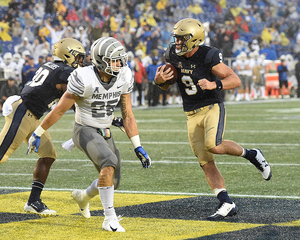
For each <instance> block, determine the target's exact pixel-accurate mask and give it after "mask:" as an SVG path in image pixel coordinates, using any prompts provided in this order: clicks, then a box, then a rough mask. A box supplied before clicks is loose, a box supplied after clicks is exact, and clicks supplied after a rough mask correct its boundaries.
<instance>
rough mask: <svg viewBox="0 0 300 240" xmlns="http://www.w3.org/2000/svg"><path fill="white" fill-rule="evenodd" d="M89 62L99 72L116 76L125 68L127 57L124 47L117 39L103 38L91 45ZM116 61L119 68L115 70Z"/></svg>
mask: <svg viewBox="0 0 300 240" xmlns="http://www.w3.org/2000/svg"><path fill="white" fill-rule="evenodd" d="M91 60H92V63H93V64H94V65H95V66H96V67H97V68H98V69H99V70H100V71H102V72H105V73H107V74H109V75H112V76H117V75H118V73H119V72H120V70H121V68H122V67H125V66H127V61H128V56H127V53H126V52H125V48H124V46H123V45H122V44H121V43H120V42H119V41H118V40H117V39H115V38H113V37H103V38H99V39H97V40H96V41H95V42H94V43H93V44H92V46H91ZM118 60H120V63H121V66H120V67H117V68H116V62H117V61H118Z"/></svg>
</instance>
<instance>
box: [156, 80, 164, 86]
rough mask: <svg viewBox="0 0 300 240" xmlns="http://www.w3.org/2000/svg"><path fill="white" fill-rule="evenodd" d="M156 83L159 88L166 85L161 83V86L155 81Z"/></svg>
mask: <svg viewBox="0 0 300 240" xmlns="http://www.w3.org/2000/svg"><path fill="white" fill-rule="evenodd" d="M154 83H155V84H156V85H157V86H159V87H163V86H164V85H165V83H160V84H158V83H156V82H155V81H154Z"/></svg>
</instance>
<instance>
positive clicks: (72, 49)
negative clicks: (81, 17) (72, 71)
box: [53, 38, 85, 68]
mask: <svg viewBox="0 0 300 240" xmlns="http://www.w3.org/2000/svg"><path fill="white" fill-rule="evenodd" d="M53 56H54V57H58V58H60V59H61V60H62V61H63V62H64V63H65V64H67V65H69V66H71V67H73V68H77V67H78V65H81V64H82V63H83V60H84V58H85V50H84V47H83V45H82V44H81V42H79V41H78V40H76V39H73V38H63V39H61V40H59V41H58V42H56V43H55V44H54V48H53Z"/></svg>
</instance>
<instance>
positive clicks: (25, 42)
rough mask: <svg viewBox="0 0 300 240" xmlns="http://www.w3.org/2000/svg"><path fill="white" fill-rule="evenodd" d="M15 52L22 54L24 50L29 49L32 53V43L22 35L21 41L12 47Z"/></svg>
mask: <svg viewBox="0 0 300 240" xmlns="http://www.w3.org/2000/svg"><path fill="white" fill-rule="evenodd" d="M14 50H15V52H17V53H20V54H22V53H23V52H24V51H26V50H27V51H29V52H30V54H32V50H33V49H32V45H31V44H30V43H29V41H28V38H27V37H24V38H23V42H22V43H20V44H18V45H16V46H15V47H14Z"/></svg>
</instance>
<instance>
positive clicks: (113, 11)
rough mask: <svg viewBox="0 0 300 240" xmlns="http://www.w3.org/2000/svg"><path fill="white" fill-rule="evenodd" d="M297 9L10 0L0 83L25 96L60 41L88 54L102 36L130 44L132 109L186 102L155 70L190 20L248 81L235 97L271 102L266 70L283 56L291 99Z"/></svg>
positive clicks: (134, 0)
mask: <svg viewBox="0 0 300 240" xmlns="http://www.w3.org/2000/svg"><path fill="white" fill-rule="evenodd" d="M299 10H300V1H299V0H279V1H278V0H210V1H208V0H181V1H179V0H152V1H150V0H143V1H142V0H103V1H97V0H72V1H71V0H11V1H10V2H9V4H8V6H3V7H0V15H1V22H0V53H1V57H0V79H2V80H8V79H9V78H12V79H15V85H16V86H17V87H18V91H21V90H22V87H23V86H24V84H26V82H28V81H30V80H31V79H32V76H33V75H34V73H35V71H36V70H37V68H38V67H39V65H40V64H43V63H44V62H46V61H51V60H52V46H53V44H54V43H55V42H57V41H58V40H59V39H61V38H66V37H71V38H76V39H78V40H79V41H81V42H82V44H83V45H84V47H85V49H86V52H87V56H89V49H90V46H91V44H92V43H93V42H94V41H95V40H96V39H98V38H100V37H104V36H112V37H115V38H116V39H118V40H119V41H120V42H122V43H123V44H124V46H125V47H126V49H127V52H128V55H129V65H130V67H131V68H132V69H133V70H134V71H133V72H134V77H135V82H136V85H135V90H134V92H133V94H132V98H133V99H132V100H133V101H132V102H133V104H134V106H137V105H148V106H156V105H158V104H162V105H167V104H172V103H181V99H180V96H179V93H178V90H177V88H176V85H174V86H172V88H171V89H170V91H168V92H161V90H160V89H159V88H158V87H157V86H155V85H154V84H153V72H154V70H155V71H156V69H157V67H158V66H159V65H161V64H163V63H164V62H165V61H164V59H163V57H162V56H163V53H164V51H165V49H166V48H167V47H168V46H169V43H170V41H171V37H170V32H171V30H172V27H173V25H174V24H175V23H176V22H177V21H178V20H180V19H182V18H186V17H191V18H196V19H199V20H200V21H201V22H202V23H203V24H204V26H205V28H206V40H205V44H206V45H210V46H214V47H217V48H219V49H221V50H222V52H223V54H224V58H225V60H226V63H227V64H228V65H229V66H230V67H232V68H233V69H234V70H235V71H236V72H237V74H238V75H239V76H240V78H243V79H247V80H245V81H244V82H245V84H244V85H243V86H242V87H241V89H237V90H236V91H235V92H234V93H232V95H230V98H229V99H233V98H234V99H235V100H237V101H240V100H243V99H244V100H252V99H256V98H262V99H264V98H267V97H269V96H270V95H271V92H270V91H271V90H270V89H266V87H267V86H266V79H263V78H265V74H266V73H269V71H275V70H274V69H272V70H270V69H266V67H267V68H270V61H271V62H272V61H273V63H274V64H273V65H274V66H275V63H276V64H277V65H278V62H280V61H281V60H282V59H283V58H284V59H285V61H284V62H285V64H287V65H288V75H289V79H288V81H289V85H288V90H289V93H288V94H286V95H291V93H292V92H293V89H297V85H298V81H297V80H298V78H297V70H296V69H295V67H296V63H297V62H298V57H299V56H300V21H299V14H298V12H299ZM88 58H89V57H88ZM87 61H88V60H87ZM87 64H88V63H87ZM271 65H272V64H271ZM277 65H276V67H277ZM254 69H256V70H254ZM258 69H259V70H258ZM266 71H267V72H266ZM257 72H259V73H260V74H256V73H257ZM275 72H277V70H276V71H275ZM245 75H246V76H247V77H246V78H245ZM299 78H300V77H299ZM258 79H260V80H259V81H258ZM4 82H5V81H0V83H1V84H0V85H7V84H8V83H7V84H6V82H5V84H4ZM279 87H280V86H279ZM277 88H278V87H277ZM268 91H269V92H268ZM0 94H1V93H0ZM280 95H283V92H282V93H280ZM228 96H229V95H228ZM1 98H2V95H1ZM229 99H228V100H229Z"/></svg>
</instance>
